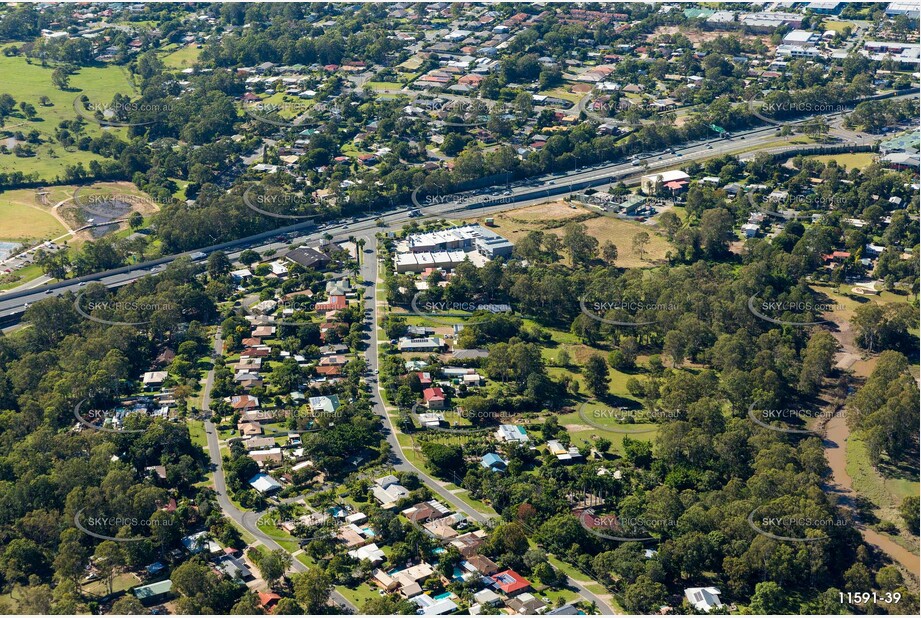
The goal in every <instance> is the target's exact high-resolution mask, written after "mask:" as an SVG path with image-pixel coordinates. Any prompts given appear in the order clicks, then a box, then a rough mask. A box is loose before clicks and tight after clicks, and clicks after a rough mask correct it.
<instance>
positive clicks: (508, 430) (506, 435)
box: [496, 425, 528, 443]
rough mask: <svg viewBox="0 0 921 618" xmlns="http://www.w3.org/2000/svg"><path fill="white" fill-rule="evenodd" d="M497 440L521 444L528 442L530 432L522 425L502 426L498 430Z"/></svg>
mask: <svg viewBox="0 0 921 618" xmlns="http://www.w3.org/2000/svg"><path fill="white" fill-rule="evenodd" d="M496 438H497V439H498V440H499V441H501V442H521V443H525V442H527V441H528V432H526V431H525V430H524V427H521V426H520V425H500V426H499V429H497V430H496Z"/></svg>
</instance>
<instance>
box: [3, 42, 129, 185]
mask: <svg viewBox="0 0 921 618" xmlns="http://www.w3.org/2000/svg"><path fill="white" fill-rule="evenodd" d="M0 51H2V50H0ZM54 68H55V66H54V65H50V64H49V65H48V66H46V67H42V66H41V65H40V64H38V63H29V62H27V61H26V58H24V57H22V56H10V57H8V56H4V55H2V54H0V75H3V76H4V80H3V82H2V84H0V93H5V94H9V95H10V96H12V97H13V98H14V99H16V102H17V105H18V103H20V102H22V101H25V102H26V103H31V104H32V105H33V106H34V107H35V111H36V114H37V116H36V118H34V119H32V120H28V119H26V118H25V117H24V116H23V115H22V114H21V112H18V111H17V113H16V114H17V115H13V116H10V117H8V118H7V119H6V124H5V126H4V127H3V128H2V129H0V134H2V133H3V132H5V133H7V134H12V133H13V132H16V131H21V132H22V133H24V134H28V133H29V132H30V131H32V130H33V129H34V130H37V131H38V132H39V133H40V134H41V139H42V142H43V144H41V145H39V146H37V147H35V150H36V152H37V156H34V157H17V156H15V155H13V154H12V153H11V154H0V172H12V171H17V170H18V171H21V172H23V173H26V174H31V173H37V174H39V177H40V178H42V179H48V180H53V179H54V178H55V177H56V176H59V175H62V174H63V172H64V168H65V167H66V166H68V165H76V164H77V163H83V165H84V167H85V166H87V165H88V164H89V162H90V161H92V160H94V159H95V160H99V159H100V157H99V156H98V155H94V154H92V153H88V152H82V151H76V152H68V151H66V150H65V149H64V148H63V147H62V146H61V145H60V144H58V143H56V141H55V140H54V132H55V130H56V129H57V126H58V123H60V122H61V121H62V120H73V119H74V118H76V117H77V112H76V111H74V99H76V98H77V97H78V96H80V95H84V94H85V95H86V96H87V97H88V98H89V99H90V101H92V102H93V103H96V104H104V103H109V102H110V101H111V100H112V97H113V96H114V95H115V94H116V93H121V94H124V95H126V96H129V97H133V96H134V89H133V88H132V86H131V83H130V82H129V80H128V74H127V72H126V71H125V70H124V69H123V68H121V67H117V66H102V65H100V66H94V67H82V68H80V70H79V71H77V72H76V73H75V74H73V75H71V77H70V85H69V88H68V89H67V90H59V89H58V88H56V87H54V86H53V85H52V83H51V74H52V73H53V72H54ZM43 95H44V96H47V97H48V99H49V100H50V102H51V104H50V105H47V106H45V105H42V104H41V102H40V101H39V98H40V97H41V96H43ZM85 116H87V117H88V116H90V114H89V113H87V114H85ZM104 130H109V131H111V130H116V131H125V129H103V127H101V126H99V125H98V124H96V123H93V122H87V124H86V133H87V134H88V135H90V136H98V135H101V134H102V131H104ZM7 146H8V147H10V148H11V149H12V145H11V144H10V143H7Z"/></svg>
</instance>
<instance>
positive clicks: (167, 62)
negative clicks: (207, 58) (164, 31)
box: [160, 43, 201, 69]
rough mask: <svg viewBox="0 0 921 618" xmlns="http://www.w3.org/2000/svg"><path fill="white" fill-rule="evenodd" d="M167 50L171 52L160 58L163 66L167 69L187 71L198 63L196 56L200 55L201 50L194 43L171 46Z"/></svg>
mask: <svg viewBox="0 0 921 618" xmlns="http://www.w3.org/2000/svg"><path fill="white" fill-rule="evenodd" d="M168 49H170V50H172V51H169V53H167V54H166V55H164V56H163V57H162V58H160V60H161V61H162V62H163V66H165V67H166V68H168V69H188V68H190V67H191V66H192V65H193V64H195V63H196V62H197V61H198V55H199V54H201V50H200V49H199V48H198V45H196V44H195V43H192V44H190V45H184V46H171V47H170V48H168Z"/></svg>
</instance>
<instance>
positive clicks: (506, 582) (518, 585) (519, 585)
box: [490, 569, 531, 594]
mask: <svg viewBox="0 0 921 618" xmlns="http://www.w3.org/2000/svg"><path fill="white" fill-rule="evenodd" d="M490 579H492V580H493V581H494V582H496V585H497V586H499V589H500V590H502V592H504V593H505V594H515V593H518V592H522V591H523V590H527V589H528V588H530V587H531V582H529V581H528V580H526V579H525V578H524V577H522V576H521V575H519V574H518V573H516V572H515V571H513V570H511V569H509V570H508V571H502V572H501V573H496V574H495V575H493V576H491V577H490Z"/></svg>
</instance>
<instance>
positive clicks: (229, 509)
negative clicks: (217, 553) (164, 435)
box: [202, 331, 358, 613]
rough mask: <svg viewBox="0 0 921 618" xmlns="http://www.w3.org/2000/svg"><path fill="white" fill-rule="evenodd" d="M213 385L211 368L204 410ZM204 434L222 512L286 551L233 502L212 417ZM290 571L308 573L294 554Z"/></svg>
mask: <svg viewBox="0 0 921 618" xmlns="http://www.w3.org/2000/svg"><path fill="white" fill-rule="evenodd" d="M223 347H224V342H223V340H222V339H221V335H220V331H218V333H217V334H215V336H214V353H215V356H217V355H220V354H221V352H222V351H223ZM213 384H214V368H213V367H212V368H211V370H210V371H209V372H208V375H207V377H206V378H205V387H204V389H205V391H204V395H203V397H202V411H204V412H208V411H210V410H211V386H212V385H213ZM205 435H206V436H207V438H208V455H209V456H210V457H211V466H212V468H213V469H214V489H215V491H216V492H217V502H218V504H219V505H220V507H221V511H223V512H224V514H225V515H226V516H227V517H229V518H231V519H232V520H233V521H234V522H236V523H237V525H238V526H239V527H240V528H242V529H244V530H246V531H247V532H249V533H250V534H252V535H253V536H254V537H256V538H257V539H259V542H261V543H262V544H263V545H265V546H266V547H268V548H269V549H282V550H284V548H283V547H282V546H281V545H279V544H278V543H277V542H275V541H274V540H272V539H271V538H270V537H268V536H266V535H265V534H263V532H262V531H261V530H259V529H258V528H257V527H256V525H255V524H254V523H252V522H251V521H247V520H246V519H245V515H246V514H247V513H248V512H249V511H241V510H240V509H238V508H237V507H236V506H235V505H234V503H233V502H231V501H230V498H229V497H228V493H227V480H226V478H225V477H224V461H223V459H222V458H221V445H220V440H219V438H218V433H217V427H215V425H214V423H212V422H211V421H210V420H206V421H205ZM286 551H287V550H286ZM291 570H292V571H295V572H297V573H305V572H306V571H307V567H306V566H305V565H304V563H303V562H301V561H300V560H298V559H297V558H296V557H292V560H291ZM330 599H331V600H332V601H333V602H334V603H335V604H336V605H338V606H339V607H340V608H344V609H347V610H349V611H350V612H353V613H355V612H357V611H358V608H357V607H355V605H354V604H353V603H352V602H351V601H349V600H348V599H346V598H345V597H344V596H342V595H341V594H340V593H339V592H337V591H336V590H333V591H332V593H331V594H330Z"/></svg>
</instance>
